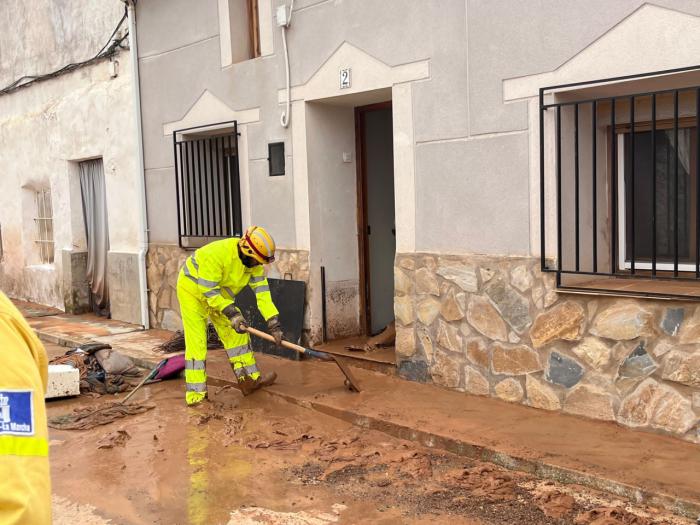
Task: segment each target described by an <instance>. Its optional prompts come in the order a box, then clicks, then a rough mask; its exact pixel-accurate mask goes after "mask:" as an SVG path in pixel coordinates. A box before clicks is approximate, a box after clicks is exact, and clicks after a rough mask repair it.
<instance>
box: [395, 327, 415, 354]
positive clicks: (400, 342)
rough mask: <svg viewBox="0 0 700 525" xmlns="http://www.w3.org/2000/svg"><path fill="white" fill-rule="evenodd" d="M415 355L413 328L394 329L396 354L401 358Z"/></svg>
mask: <svg viewBox="0 0 700 525" xmlns="http://www.w3.org/2000/svg"><path fill="white" fill-rule="evenodd" d="M415 353H416V331H415V329H414V328H413V327H410V328H406V327H403V326H397V327H396V354H397V355H399V356H401V357H402V358H407V357H411V356H412V355H414V354H415Z"/></svg>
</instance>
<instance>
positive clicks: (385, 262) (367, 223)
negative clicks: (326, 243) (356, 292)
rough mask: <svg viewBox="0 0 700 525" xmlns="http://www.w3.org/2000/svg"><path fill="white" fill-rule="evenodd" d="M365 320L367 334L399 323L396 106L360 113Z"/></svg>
mask: <svg viewBox="0 0 700 525" xmlns="http://www.w3.org/2000/svg"><path fill="white" fill-rule="evenodd" d="M355 129H356V140H357V144H356V147H357V152H358V153H357V156H358V163H357V170H358V204H359V206H358V229H359V233H360V235H359V238H360V246H359V254H360V309H361V311H360V318H361V322H362V324H363V326H364V330H365V335H375V334H377V333H379V332H381V331H382V330H383V329H384V328H385V327H387V326H388V325H389V324H391V323H392V321H393V320H394V258H395V255H396V224H395V217H396V214H395V207H394V151H393V128H392V117H391V102H383V103H380V104H373V105H371V106H363V107H359V108H356V110H355Z"/></svg>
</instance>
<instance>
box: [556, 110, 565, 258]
mask: <svg viewBox="0 0 700 525" xmlns="http://www.w3.org/2000/svg"><path fill="white" fill-rule="evenodd" d="M556 146H557V268H558V269H559V271H560V272H561V270H562V267H563V263H562V253H563V250H562V245H561V244H562V243H561V237H562V236H561V228H562V226H561V215H562V214H561V108H557V143H556Z"/></svg>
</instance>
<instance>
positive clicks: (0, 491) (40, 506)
mask: <svg viewBox="0 0 700 525" xmlns="http://www.w3.org/2000/svg"><path fill="white" fill-rule="evenodd" d="M0 350H1V351H2V371H0V472H1V473H2V476H0V523H2V524H3V525H49V524H50V523H51V478H50V472H49V442H48V428H47V426H46V408H45V405H44V394H45V392H46V383H47V381H48V364H47V358H46V351H45V350H44V346H43V345H42V344H41V342H40V341H39V339H37V337H36V335H35V334H34V331H33V330H32V329H31V328H30V327H29V325H28V324H27V322H26V321H25V320H24V318H23V317H22V314H20V313H19V311H18V310H17V308H15V306H14V305H13V304H12V303H11V302H10V300H9V299H8V298H7V297H6V296H5V295H4V294H3V293H2V292H0Z"/></svg>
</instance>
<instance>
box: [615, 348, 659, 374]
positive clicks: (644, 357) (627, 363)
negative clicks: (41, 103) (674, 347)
mask: <svg viewBox="0 0 700 525" xmlns="http://www.w3.org/2000/svg"><path fill="white" fill-rule="evenodd" d="M658 367H659V365H657V364H656V361H654V360H653V359H652V357H651V356H650V355H649V354H648V353H647V351H646V344H645V343H644V341H641V342H640V343H639V344H638V345H637V346H636V347H635V348H634V350H632V352H631V353H630V354H629V355H628V356H627V357H626V358H625V360H624V361H623V362H622V364H621V365H620V368H619V370H618V375H619V376H620V377H646V376H648V375H651V374H652V373H653V372H654V370H656V369H657V368H658Z"/></svg>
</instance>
